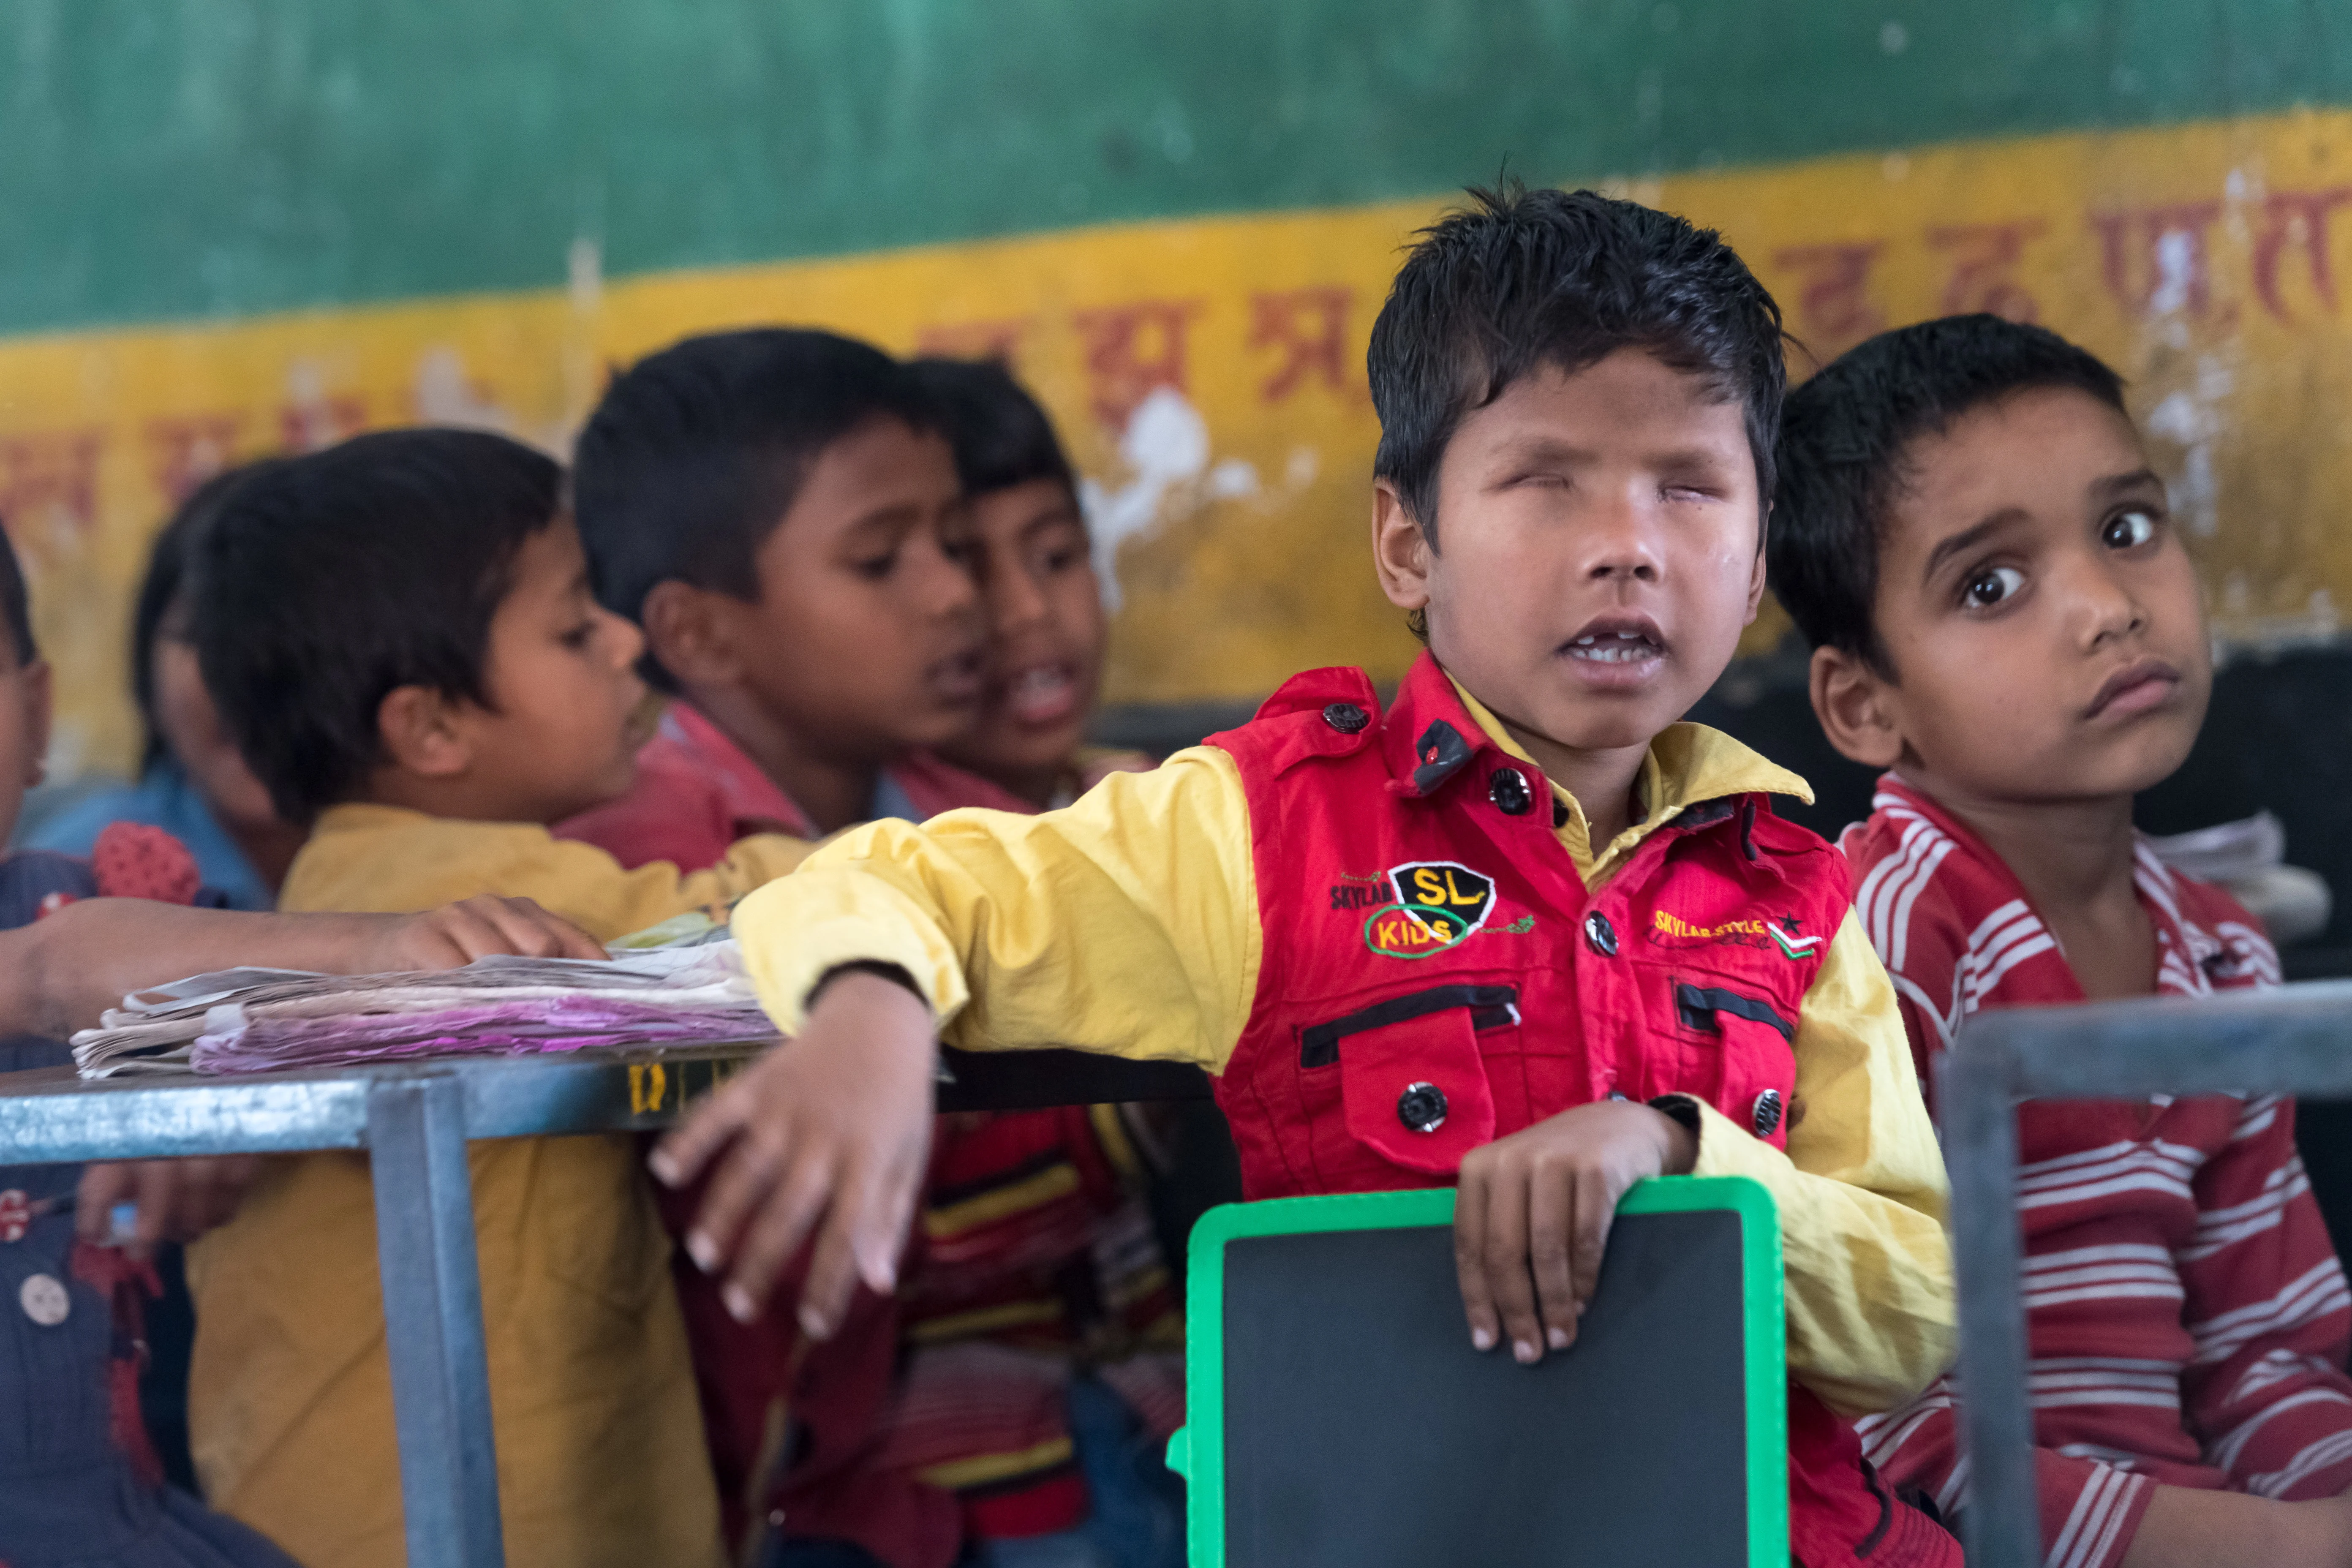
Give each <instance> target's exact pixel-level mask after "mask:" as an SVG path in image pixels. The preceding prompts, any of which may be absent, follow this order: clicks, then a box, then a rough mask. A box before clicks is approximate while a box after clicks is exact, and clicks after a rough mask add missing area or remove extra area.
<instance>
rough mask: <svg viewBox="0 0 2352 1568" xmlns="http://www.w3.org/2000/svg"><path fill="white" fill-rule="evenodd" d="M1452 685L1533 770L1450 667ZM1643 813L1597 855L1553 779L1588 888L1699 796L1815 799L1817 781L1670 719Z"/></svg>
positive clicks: (1651, 754) (1657, 748)
mask: <svg viewBox="0 0 2352 1568" xmlns="http://www.w3.org/2000/svg"><path fill="white" fill-rule="evenodd" d="M1445 679H1447V680H1449V681H1452V682H1453V685H1454V695H1455V696H1456V697H1458V698H1460V699H1461V700H1462V707H1463V710H1464V711H1465V712H1467V713H1468V714H1469V715H1470V717H1471V718H1472V719H1473V720H1475V721H1476V722H1477V725H1478V728H1479V729H1481V730H1483V731H1486V739H1487V740H1489V741H1492V742H1494V743H1495V744H1496V745H1497V746H1499V747H1501V748H1502V749H1503V750H1504V751H1506V752H1509V753H1510V754H1511V755H1512V756H1515V757H1517V758H1518V759H1519V761H1521V762H1523V763H1527V764H1528V766H1530V767H1535V766H1537V765H1538V764H1537V763H1536V760H1535V759H1534V758H1533V757H1530V756H1529V755H1528V753H1527V749H1526V748H1525V747H1523V746H1521V745H1520V744H1519V743H1518V742H1517V741H1515V740H1513V739H1512V738H1511V733H1510V731H1507V730H1506V729H1505V728H1503V723H1502V721H1501V720H1499V719H1496V717H1495V715H1494V714H1493V713H1492V712H1490V711H1488V710H1487V708H1486V704H1485V703H1483V702H1481V701H1479V700H1477V699H1476V698H1475V697H1474V696H1472V695H1471V694H1470V691H1469V689H1468V688H1466V687H1465V686H1464V685H1463V684H1462V683H1461V682H1460V681H1458V680H1454V677H1453V675H1452V673H1451V672H1448V674H1447V675H1446V678H1445ZM1638 787H1639V789H1640V790H1641V800H1642V805H1643V817H1642V820H1641V821H1639V822H1637V823H1635V824H1633V826H1631V827H1628V828H1627V829H1626V830H1625V831H1624V832H1622V833H1621V834H1619V835H1618V836H1617V837H1616V838H1615V839H1613V840H1612V841H1611V843H1610V844H1609V845H1608V847H1606V848H1604V849H1603V850H1602V851H1601V853H1600V854H1599V855H1597V856H1596V855H1595V854H1593V852H1592V828H1591V822H1590V820H1589V819H1588V818H1587V817H1586V816H1585V815H1584V806H1583V805H1582V803H1580V801H1578V800H1577V798H1576V797H1575V796H1574V795H1570V794H1569V793H1568V791H1567V790H1566V789H1565V788H1563V787H1562V786H1561V785H1560V784H1559V783H1558V782H1556V781H1555V782H1553V784H1552V786H1551V788H1552V794H1553V795H1554V796H1555V797H1556V798H1557V799H1558V800H1559V803H1560V804H1561V805H1564V806H1566V807H1567V808H1568V811H1567V820H1566V821H1565V822H1563V823H1561V824H1560V826H1559V839H1560V843H1561V844H1562V845H1564V846H1565V847H1567V849H1568V852H1569V856H1570V858H1571V859H1573V860H1574V861H1575V863H1576V869H1577V874H1578V875H1579V876H1580V877H1582V878H1583V879H1584V881H1585V885H1586V886H1587V887H1588V888H1591V887H1598V886H1599V884H1600V882H1601V880H1602V879H1605V878H1606V877H1607V875H1608V874H1609V873H1610V872H1611V871H1613V870H1615V869H1616V868H1617V867H1618V866H1620V865H1622V863H1623V862H1624V859H1625V858H1626V857H1627V856H1628V855H1630V854H1632V853H1633V850H1634V849H1635V848H1636V847H1639V846H1640V844H1641V842H1642V840H1643V839H1644V838H1647V837H1649V836H1650V835H1651V834H1652V833H1654V832H1655V831H1656V830H1657V829H1658V828H1660V827H1662V826H1664V825H1665V824H1666V823H1667V822H1668V821H1669V820H1670V819H1672V817H1673V816H1674V815H1675V813H1676V812H1678V811H1680V810H1682V808H1683V807H1684V806H1685V805H1691V804H1692V803H1693V802H1695V801H1702V800H1714V799H1717V798H1718V797H1719V796H1722V795H1756V794H1765V795H1794V796H1796V797H1797V798H1798V799H1799V800H1801V801H1803V802H1804V803H1805V804H1806V805H1811V804H1812V803H1813V791H1812V786H1811V785H1810V784H1807V783H1805V781H1804V780H1803V779H1801V778H1799V777H1798V776H1797V775H1796V774H1795V773H1790V771H1789V770H1788V769H1786V768H1784V767H1782V766H1780V764H1779V763H1773V762H1770V761H1768V760H1767V759H1766V758H1764V757H1763V756H1761V755H1760V754H1759V753H1758V752H1754V751H1751V750H1749V749H1748V747H1746V746H1743V745H1741V744H1740V743H1739V742H1738V741H1735V740H1733V739H1732V738H1731V737H1730V736H1728V735H1727V734H1725V733H1724V732H1723V731H1720V730H1710V729H1708V728H1707V727H1706V725H1704V724H1691V723H1681V724H1669V725H1667V726H1666V727H1665V728H1664V730H1661V731H1658V733H1657V735H1656V736H1655V737H1654V738H1653V739H1652V740H1651V742H1650V749H1649V751H1648V752H1647V753H1646V754H1644V755H1643V758H1642V776H1641V778H1640V780H1639V781H1638Z"/></svg>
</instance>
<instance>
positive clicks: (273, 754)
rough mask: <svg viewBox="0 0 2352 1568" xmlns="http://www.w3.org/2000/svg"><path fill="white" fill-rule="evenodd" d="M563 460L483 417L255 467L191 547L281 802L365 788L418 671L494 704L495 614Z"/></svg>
mask: <svg viewBox="0 0 2352 1568" xmlns="http://www.w3.org/2000/svg"><path fill="white" fill-rule="evenodd" d="M562 489H563V470H562V468H559V467H557V466H556V463H555V461H554V460H553V459H552V458H549V457H547V456H546V455H544V454H543V453H540V452H536V451H533V450H532V449H531V448H530V447H526V446H524V445H522V444H521V443H520V442H519V441H510V440H509V439H507V437H503V436H493V435H489V434H488V433H487V432H484V431H479V430H385V431H380V432H377V433H376V434H374V435H369V436H355V437H352V439H350V440H348V441H345V442H343V443H342V444H341V446H337V447H329V448H328V449H327V450H325V451H323V452H313V453H311V454H310V455H309V456H307V457H300V458H287V459H285V460H284V461H282V462H278V463H274V464H271V465H268V466H267V467H265V468H260V469H259V470H258V471H256V472H254V473H251V474H249V475H247V477H246V478H244V479H242V480H240V481H239V482H238V483H236V485H235V486H234V487H233V488H232V489H229V491H228V493H227V494H226V496H224V497H223V498H222V499H221V502H220V505H219V508H218V510H216V511H215V512H214V513H213V515H212V518H211V521H209V522H207V523H205V525H204V526H203V527H202V528H201V529H200V530H199V531H198V532H197V534H196V537H195V539H194V542H193V549H192V550H191V552H190V560H189V568H190V569H189V574H188V595H189V605H190V609H191V616H190V619H191V623H192V626H191V630H192V632H193V635H194V642H195V645H196V663H197V667H198V668H200V669H201V670H202V671H203V673H204V679H205V689H206V690H207V691H209V692H210V693H211V694H212V699H213V701H214V702H215V704H216V705H217V706H218V707H219V709H220V711H221V718H222V720H223V721H225V722H226V725H227V727H228V731H229V734H230V736H231V737H232V738H233V739H235V741H236V744H237V749H238V750H239V751H241V752H244V753H245V760H246V763H247V766H249V767H251V768H252V769H253V771H254V773H255V775H256V776H257V777H258V778H259V779H260V780H261V782H262V784H265V785H266V786H268V790H269V799H270V802H271V804H272V805H276V806H277V808H278V815H279V816H283V817H284V818H285V819H286V820H287V821H289V822H294V823H309V822H311V821H313V820H315V819H316V818H317V816H318V815H319V813H320V812H321V811H323V810H325V809H326V808H327V807H328V806H331V805H337V804H339V803H341V802H343V801H348V800H354V799H357V798H359V796H360V794H361V791H362V788H363V787H364V786H365V785H366V784H367V782H368V778H369V775H370V774H371V773H373V770H374V769H375V767H376V766H377V764H378V763H381V762H382V761H383V741H382V735H381V731H379V729H378V727H377V711H378V710H380V709H381V708H382V707H383V700H384V698H385V697H386V696H388V695H390V694H391V693H392V692H393V691H394V689H397V688H399V687H403V686H428V687H431V688H433V689H436V690H438V691H442V692H446V693H447V694H448V695H450V696H452V697H458V698H465V699H468V700H473V701H476V702H482V703H487V702H488V690H487V689H486V687H485V686H484V683H483V681H484V675H485V673H486V671H485V665H486V662H487V660H488V654H489V636H490V618H491V616H493V615H495V614H496V613H497V610H498V607H499V602H500V601H501V600H503V599H504V598H505V597H506V595H507V590H508V589H509V587H510V586H511V585H512V582H513V573H514V560H515V554H516V552H518V551H519V550H520V549H521V548H522V545H523V542H524V541H525V540H527V539H530V537H531V536H532V535H534V534H536V533H539V532H541V531H543V530H544V529H546V528H547V527H548V526H549V524H551V522H553V521H555V519H556V517H557V516H558V515H559V513H560V511H561V510H562Z"/></svg>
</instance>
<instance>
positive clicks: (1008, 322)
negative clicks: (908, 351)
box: [915, 316, 1032, 369]
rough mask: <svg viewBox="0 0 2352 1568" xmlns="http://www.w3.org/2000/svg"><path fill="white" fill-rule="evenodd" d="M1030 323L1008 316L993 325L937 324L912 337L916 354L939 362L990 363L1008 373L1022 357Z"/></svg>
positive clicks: (973, 322)
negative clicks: (929, 356)
mask: <svg viewBox="0 0 2352 1568" xmlns="http://www.w3.org/2000/svg"><path fill="white" fill-rule="evenodd" d="M1031 321H1032V318H1030V317H1028V316H1011V317H1007V318H1005V319H1003V320H1001V321H943V322H940V323H938V324H935V325H932V326H929V327H925V328H924V329H923V330H922V331H919V332H918V333H916V334H915V352H916V353H919V354H936V355H938V356H939V357H940V358H941V359H992V360H994V361H995V362H996V363H999V364H1001V365H1003V366H1005V367H1006V368H1007V369H1010V368H1012V366H1013V363H1014V362H1015V361H1016V360H1018V359H1019V358H1020V356H1021V344H1022V341H1023V340H1024V338H1026V337H1027V336H1028V335H1029V327H1030V322H1031Z"/></svg>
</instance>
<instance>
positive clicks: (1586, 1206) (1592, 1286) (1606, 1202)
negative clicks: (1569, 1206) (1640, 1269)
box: [1569, 1173, 1621, 1313]
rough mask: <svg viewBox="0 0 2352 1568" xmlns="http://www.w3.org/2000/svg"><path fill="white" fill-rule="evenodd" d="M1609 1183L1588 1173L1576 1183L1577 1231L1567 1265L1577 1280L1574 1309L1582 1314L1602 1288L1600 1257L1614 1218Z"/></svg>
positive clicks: (1614, 1197)
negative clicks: (1594, 1293) (1595, 1293)
mask: <svg viewBox="0 0 2352 1568" xmlns="http://www.w3.org/2000/svg"><path fill="white" fill-rule="evenodd" d="M1610 1186H1611V1184H1610V1183H1608V1182H1605V1181H1603V1180H1601V1178H1600V1177H1599V1176H1597V1175H1593V1174H1590V1173H1588V1174H1587V1175H1586V1176H1585V1178H1584V1179H1583V1180H1582V1181H1580V1182H1579V1183H1577V1184H1576V1230H1575V1241H1574V1243H1573V1252H1572V1254H1571V1256H1570V1262H1569V1267H1570V1272H1571V1273H1572V1274H1573V1276H1574V1278H1575V1281H1576V1310H1577V1311H1578V1312H1579V1313H1581V1312H1582V1311H1583V1310H1584V1309H1585V1307H1586V1305H1587V1304H1589V1303H1590V1302H1591V1300H1592V1293H1593V1292H1594V1291H1595V1290H1597V1289H1600V1288H1601V1254H1602V1253H1603V1252H1604V1251H1605V1250H1606V1249H1607V1247H1608V1245H1609V1222H1610V1221H1611V1220H1612V1219H1614V1218H1615V1217H1616V1215H1617V1199H1618V1197H1619V1196H1620V1195H1621V1194H1617V1193H1614V1192H1612V1191H1611V1190H1610Z"/></svg>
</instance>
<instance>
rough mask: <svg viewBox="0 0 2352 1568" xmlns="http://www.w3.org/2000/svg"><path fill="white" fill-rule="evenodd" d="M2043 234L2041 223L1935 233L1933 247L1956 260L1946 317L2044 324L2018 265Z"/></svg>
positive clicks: (2025, 221) (2020, 222) (1929, 234)
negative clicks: (1985, 315)
mask: <svg viewBox="0 0 2352 1568" xmlns="http://www.w3.org/2000/svg"><path fill="white" fill-rule="evenodd" d="M2042 232H2043V225H2042V221H2041V220H2040V219H2039V218H2019V219H2016V220H2014V221H2012V222H2010V223H1971V224H1956V225H1951V226H1943V227H1937V228H1931V229H1929V230H1928V231H1927V244H1928V245H1929V246H1930V247H1932V248H1934V249H1937V250H1941V251H1948V252H1949V253H1950V255H1951V258H1952V271H1951V276H1950V277H1948V278H1947V279H1945V280H1944V297H1943V312H1944V314H1946V315H1947V316H1966V315H1973V314H1975V313H1977V312H1978V311H1989V312H1990V313H1991V314H1993V315H1996V316H2003V317H2006V318H2008V319H2009V320H2010V321H2035V320H2037V319H2039V318H2040V316H2041V310H2039V308H2037V307H2036V306H2035V304H2034V302H2033V296H2032V295H2031V294H2029V293H2027V292H2026V291H2025V286H2024V285H2023V284H2022V283H2020V282H2019V281H2018V280H2017V265H2018V263H2019V261H2020V260H2021V259H2022V258H2023V257H2024V255H2025V242H2026V241H2028V240H2030V239H2039V238H2041V237H2042Z"/></svg>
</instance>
